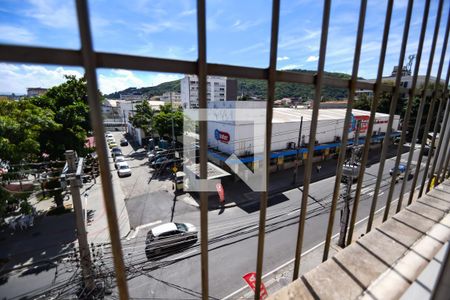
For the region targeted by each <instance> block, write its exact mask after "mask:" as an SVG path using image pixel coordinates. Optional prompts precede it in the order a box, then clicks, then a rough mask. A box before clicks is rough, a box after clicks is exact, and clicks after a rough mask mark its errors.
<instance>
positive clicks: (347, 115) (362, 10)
mask: <svg viewBox="0 0 450 300" xmlns="http://www.w3.org/2000/svg"><path fill="white" fill-rule="evenodd" d="M411 1H412V0H410V2H411ZM366 8H367V0H361V6H360V10H359V20H358V32H357V36H356V45H355V53H354V57H353V69H352V78H351V81H350V91H349V95H348V102H347V110H346V113H345V120H344V129H343V131H342V141H341V146H340V148H339V158H338V162H337V169H336V181H335V182H334V190H333V199H332V201H331V210H330V215H329V218H328V228H327V236H326V239H325V248H324V250H323V258H322V261H326V260H327V259H328V253H329V251H330V243H331V236H332V234H333V224H334V218H335V215H336V207H337V201H338V198H339V192H340V186H341V178H342V168H343V166H344V159H345V153H346V149H347V142H348V128H349V127H350V121H351V115H352V106H353V100H354V98H355V89H356V81H357V80H358V69H359V60H360V57H361V44H362V40H363V34H364V22H365V18H366Z"/></svg>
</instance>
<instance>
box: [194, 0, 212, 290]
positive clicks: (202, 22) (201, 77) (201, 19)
mask: <svg viewBox="0 0 450 300" xmlns="http://www.w3.org/2000/svg"><path fill="white" fill-rule="evenodd" d="M197 39H198V61H197V66H198V70H197V76H198V104H199V108H200V111H199V114H200V115H199V117H200V118H199V119H200V121H199V135H200V142H199V145H200V151H199V152H200V179H201V180H206V179H207V161H208V140H207V126H208V124H207V121H205V120H206V109H207V103H206V92H207V84H206V74H207V70H206V7H205V0H197ZM202 182H204V181H202ZM200 187H201V191H200V239H201V240H200V249H201V270H202V271H201V272H202V274H201V276H202V298H203V299H208V296H209V285H208V193H207V192H205V186H204V185H200Z"/></svg>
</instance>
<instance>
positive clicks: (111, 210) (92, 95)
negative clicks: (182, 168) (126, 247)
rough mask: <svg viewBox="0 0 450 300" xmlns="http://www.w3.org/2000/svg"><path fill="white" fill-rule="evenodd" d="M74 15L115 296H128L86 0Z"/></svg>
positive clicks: (78, 1)
mask: <svg viewBox="0 0 450 300" xmlns="http://www.w3.org/2000/svg"><path fill="white" fill-rule="evenodd" d="M76 7H77V17H78V26H79V32H80V39H81V54H82V58H83V66H84V69H85V72H86V79H87V92H88V102H89V108H90V109H89V115H90V118H91V124H92V128H93V129H94V137H95V140H96V143H97V154H98V160H99V165H100V169H101V172H100V176H101V181H102V190H103V200H104V204H105V209H106V217H107V220H108V228H109V235H110V238H111V248H112V253H113V260H114V268H115V275H116V283H117V287H118V290H119V297H120V299H122V300H125V299H128V286H127V281H126V275H125V264H124V261H123V253H122V247H121V244H120V230H119V225H118V224H117V212H116V206H115V201H114V192H113V187H112V182H111V178H110V177H109V174H110V169H109V162H108V153H107V152H106V149H107V146H106V140H105V135H104V130H103V122H102V115H101V107H100V99H99V98H98V94H97V91H98V85H97V76H96V61H95V53H94V50H93V47H92V37H91V29H90V26H89V13H88V7H87V3H86V0H77V1H76Z"/></svg>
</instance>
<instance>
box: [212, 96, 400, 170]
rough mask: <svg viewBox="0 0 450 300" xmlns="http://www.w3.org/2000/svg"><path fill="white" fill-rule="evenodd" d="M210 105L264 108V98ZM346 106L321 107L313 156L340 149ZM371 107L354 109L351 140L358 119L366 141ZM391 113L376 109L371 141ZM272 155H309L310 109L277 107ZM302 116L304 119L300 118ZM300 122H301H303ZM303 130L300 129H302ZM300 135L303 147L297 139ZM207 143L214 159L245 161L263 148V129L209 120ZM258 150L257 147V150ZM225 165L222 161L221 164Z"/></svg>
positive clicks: (379, 134)
mask: <svg viewBox="0 0 450 300" xmlns="http://www.w3.org/2000/svg"><path fill="white" fill-rule="evenodd" d="M209 108H210V109H218V110H219V109H224V108H228V109H256V108H260V109H265V102H260V101H227V102H221V103H210V104H209ZM345 114H346V110H345V109H321V110H320V111H319V118H318V123H317V133H316V140H315V141H314V143H315V147H314V156H317V157H319V159H327V158H329V157H330V156H331V155H333V154H334V153H336V152H338V149H339V147H340V142H341V140H342V133H343V128H344V119H345ZM369 116H370V112H369V111H363V110H357V109H354V110H352V122H351V123H352V124H351V126H350V128H349V129H348V138H349V144H352V143H353V138H354V137H355V131H356V128H357V123H358V122H360V127H359V138H360V141H359V143H360V144H361V143H363V142H364V139H365V137H366V134H367V128H368V123H369ZM249 119H250V118H249ZM388 119H389V115H388V114H383V113H376V115H375V124H374V126H373V132H372V137H371V142H372V143H373V144H377V143H378V144H379V143H381V142H382V140H383V138H384V135H385V133H386V130H387V123H388ZM399 119H400V117H399V116H398V115H396V116H394V122H393V130H392V134H391V136H392V137H395V136H398V135H399V132H398V131H397V129H398V126H399ZM272 120H273V121H272V143H271V158H273V159H277V162H276V163H277V164H284V163H285V162H288V161H292V160H294V159H295V157H296V154H297V152H298V153H301V157H303V158H306V155H307V144H308V143H309V142H310V141H309V132H310V126H311V120H312V110H311V109H294V108H274V110H273V119H272ZM301 120H302V121H301ZM300 123H301V124H300ZM300 130H301V131H300ZM299 136H300V147H298V145H297V142H298V140H299ZM208 144H209V149H210V159H211V158H214V160H216V161H215V162H216V163H218V161H223V160H226V159H227V158H228V157H229V155H231V154H233V153H234V154H235V155H237V156H239V157H240V158H241V160H242V161H243V162H249V163H251V162H253V161H254V160H255V159H257V158H255V157H257V156H258V155H259V154H258V153H256V155H253V154H254V153H253V152H254V151H253V149H262V147H263V145H264V132H257V133H256V136H255V133H254V124H253V121H252V120H251V119H250V120H249V121H228V120H227V121H209V122H208ZM255 152H258V151H255ZM221 165H222V166H223V164H221Z"/></svg>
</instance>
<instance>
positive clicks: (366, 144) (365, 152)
mask: <svg viewBox="0 0 450 300" xmlns="http://www.w3.org/2000/svg"><path fill="white" fill-rule="evenodd" d="M393 5H394V1H393V0H389V1H388V5H387V9H386V19H385V22H384V31H383V41H382V44H381V53H380V60H379V62H378V73H377V79H376V84H375V93H374V96H373V99H372V106H371V110H370V117H369V125H368V128H367V132H366V138H365V140H364V150H363V157H362V160H361V164H360V165H359V174H358V183H357V185H356V191H355V198H354V201H353V210H352V215H351V220H350V226H349V229H348V236H347V245H350V243H351V242H352V238H353V230H354V227H355V222H356V215H357V214H358V206H359V201H360V198H361V189H362V184H363V179H364V173H365V171H366V163H367V159H368V157H369V147H370V141H371V139H372V129H373V124H374V123H375V113H376V110H377V107H378V99H379V97H380V93H381V84H382V79H383V68H384V60H385V58H386V48H387V43H388V37H389V28H390V26H391V17H392V7H393Z"/></svg>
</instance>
